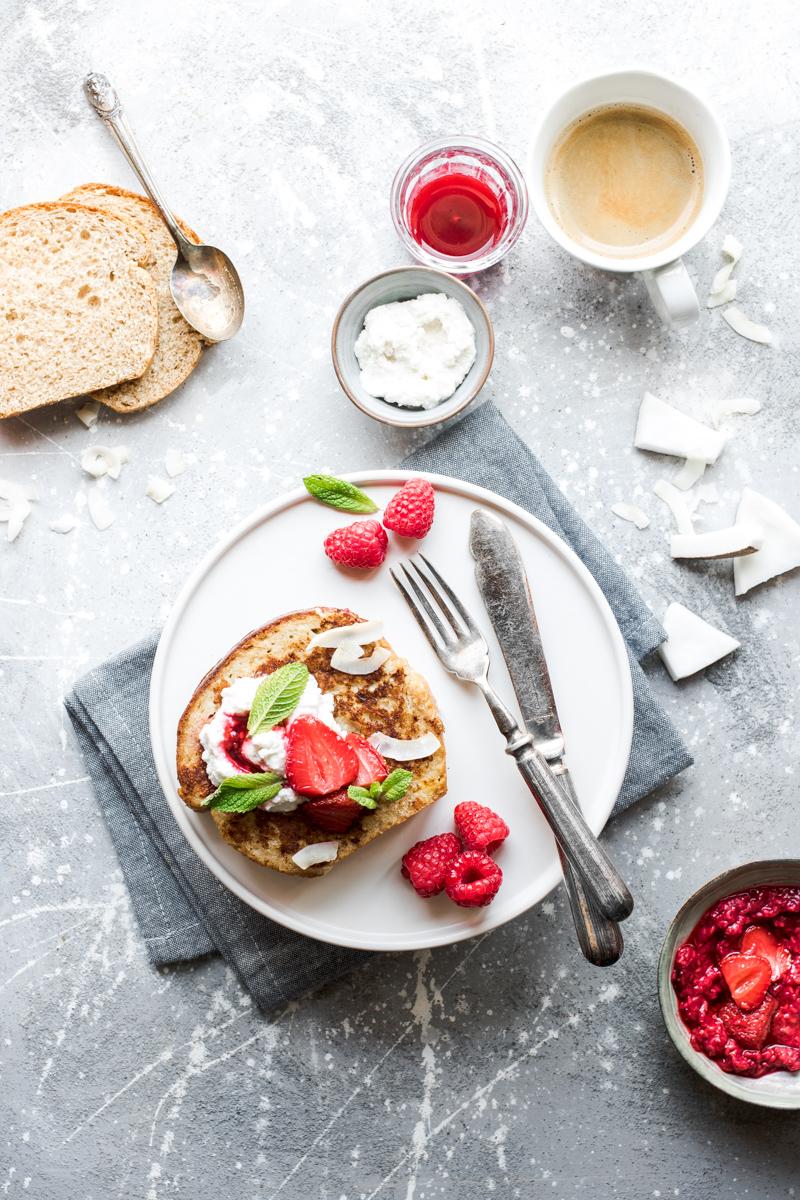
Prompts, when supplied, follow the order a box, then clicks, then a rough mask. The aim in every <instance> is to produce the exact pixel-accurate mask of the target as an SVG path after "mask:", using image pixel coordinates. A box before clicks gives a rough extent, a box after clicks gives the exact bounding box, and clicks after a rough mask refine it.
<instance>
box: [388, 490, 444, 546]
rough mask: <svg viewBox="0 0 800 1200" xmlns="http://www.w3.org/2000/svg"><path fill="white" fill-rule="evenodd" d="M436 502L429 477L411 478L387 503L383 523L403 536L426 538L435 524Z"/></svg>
mask: <svg viewBox="0 0 800 1200" xmlns="http://www.w3.org/2000/svg"><path fill="white" fill-rule="evenodd" d="M435 504H436V499H435V496H434V492H433V488H432V487H431V485H430V484H429V483H428V481H427V479H409V480H408V482H407V483H404V484H403V486H402V487H401V488H400V491H399V492H395V494H394V496H392V498H391V500H390V501H389V503H388V504H387V505H386V511H385V512H384V514H383V523H384V525H385V526H386V528H387V529H391V530H392V531H393V532H394V533H399V534H400V536H401V537H410V538H424V537H425V535H426V533H428V531H429V530H430V527H431V525H432V524H433V510H434V507H435Z"/></svg>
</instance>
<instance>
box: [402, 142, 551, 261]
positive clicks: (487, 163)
mask: <svg viewBox="0 0 800 1200" xmlns="http://www.w3.org/2000/svg"><path fill="white" fill-rule="evenodd" d="M453 174H457V175H471V176H473V177H474V178H475V179H476V180H478V181H479V182H480V183H481V184H483V185H484V186H485V187H486V188H488V189H489V191H490V192H491V193H492V195H493V197H494V199H495V200H496V201H497V203H498V205H499V207H500V210H501V213H502V220H503V227H502V229H501V231H500V233H499V235H498V236H497V237H496V238H495V240H494V241H492V242H491V243H490V244H488V245H486V246H483V247H481V249H479V250H478V251H477V252H475V253H473V254H466V255H463V256H462V255H455V254H445V253H442V252H440V251H438V250H435V249H434V248H432V247H431V246H427V245H420V243H419V242H418V241H417V239H416V238H415V237H414V235H413V234H412V232H411V211H412V204H413V200H414V196H415V194H416V193H417V192H418V191H419V189H420V188H421V187H422V186H424V185H425V184H427V183H429V182H431V181H432V180H434V179H439V178H441V177H442V176H445V175H453ZM390 205H391V212H392V220H393V221H394V226H395V229H396V230H397V232H398V235H399V237H400V240H401V241H402V243H403V245H404V246H405V247H406V249H407V250H408V251H409V253H410V254H411V255H413V257H414V258H416V259H417V261H418V262H421V263H424V264H425V265H426V266H429V267H438V268H439V269H440V270H442V271H447V272H448V273H449V274H451V275H468V274H471V273H472V272H473V271H485V270H486V268H487V267H491V266H494V264H495V263H497V262H499V261H500V259H501V258H503V257H504V256H505V255H506V254H507V253H508V251H509V250H510V249H511V247H512V246H513V245H514V244H515V242H516V241H517V239H518V238H519V235H520V234H521V233H522V230H523V228H524V226H525V221H526V220H527V217H528V189H527V187H526V186H525V180H524V179H523V176H522V172H521V171H520V169H519V167H518V166H517V164H516V163H515V162H514V160H513V159H512V158H511V157H510V156H509V155H508V154H506V152H505V151H504V150H501V148H500V147H499V146H495V145H494V144H493V143H492V142H487V141H485V140H484V139H482V138H473V137H469V138H439V139H438V140H437V141H435V142H428V143H427V144H426V145H424V146H421V147H420V148H419V149H418V150H415V151H414V153H413V154H410V155H409V156H408V158H407V159H406V160H405V162H404V163H402V165H401V166H400V168H399V169H398V171H397V174H396V175H395V177H394V180H393V182H392V191H391V199H390Z"/></svg>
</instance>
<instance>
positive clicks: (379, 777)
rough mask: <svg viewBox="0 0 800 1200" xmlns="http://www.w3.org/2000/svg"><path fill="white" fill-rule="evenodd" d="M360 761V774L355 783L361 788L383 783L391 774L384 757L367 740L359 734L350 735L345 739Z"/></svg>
mask: <svg viewBox="0 0 800 1200" xmlns="http://www.w3.org/2000/svg"><path fill="white" fill-rule="evenodd" d="M344 740H345V741H346V742H347V744H348V746H349V747H350V749H351V750H352V751H353V754H355V756H356V758H357V760H358V774H357V775H356V777H355V783H356V784H357V785H358V786H359V787H369V785H370V784H371V783H383V781H384V779H385V778H386V776H387V775H388V774H389V770H388V767H387V766H386V763H385V762H384V759H383V755H382V754H378V751H377V750H376V749H375V747H374V746H371V745H370V744H369V742H368V741H367V739H366V738H363V737H361V735H360V734H358V733H348V735H347V737H346V738H345V739H344Z"/></svg>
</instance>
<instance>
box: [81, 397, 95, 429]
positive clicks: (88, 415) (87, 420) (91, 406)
mask: <svg viewBox="0 0 800 1200" xmlns="http://www.w3.org/2000/svg"><path fill="white" fill-rule="evenodd" d="M99 414H100V405H99V404H98V403H97V401H96V400H87V401H86V403H85V404H82V405H81V407H80V408H78V409H76V411H75V416H76V417H77V418H78V420H79V421H80V422H81V423H82V424H83V425H85V426H86V428H87V429H94V427H95V425H96V424H97V418H98V416H99Z"/></svg>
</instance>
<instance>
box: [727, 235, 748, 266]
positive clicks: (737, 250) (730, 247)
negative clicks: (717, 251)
mask: <svg viewBox="0 0 800 1200" xmlns="http://www.w3.org/2000/svg"><path fill="white" fill-rule="evenodd" d="M722 253H723V254H725V255H727V257H728V258H729V259H730V260H731V263H732V265H733V266H736V263H737V262H738V261H739V259H740V258H741V257H742V254H743V253H744V247H743V246H742V243H741V242H740V241H739V239H738V238H735V237H734V236H733V234H732V233H727V234H726V235H725V238H724V239H723V242H722Z"/></svg>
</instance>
